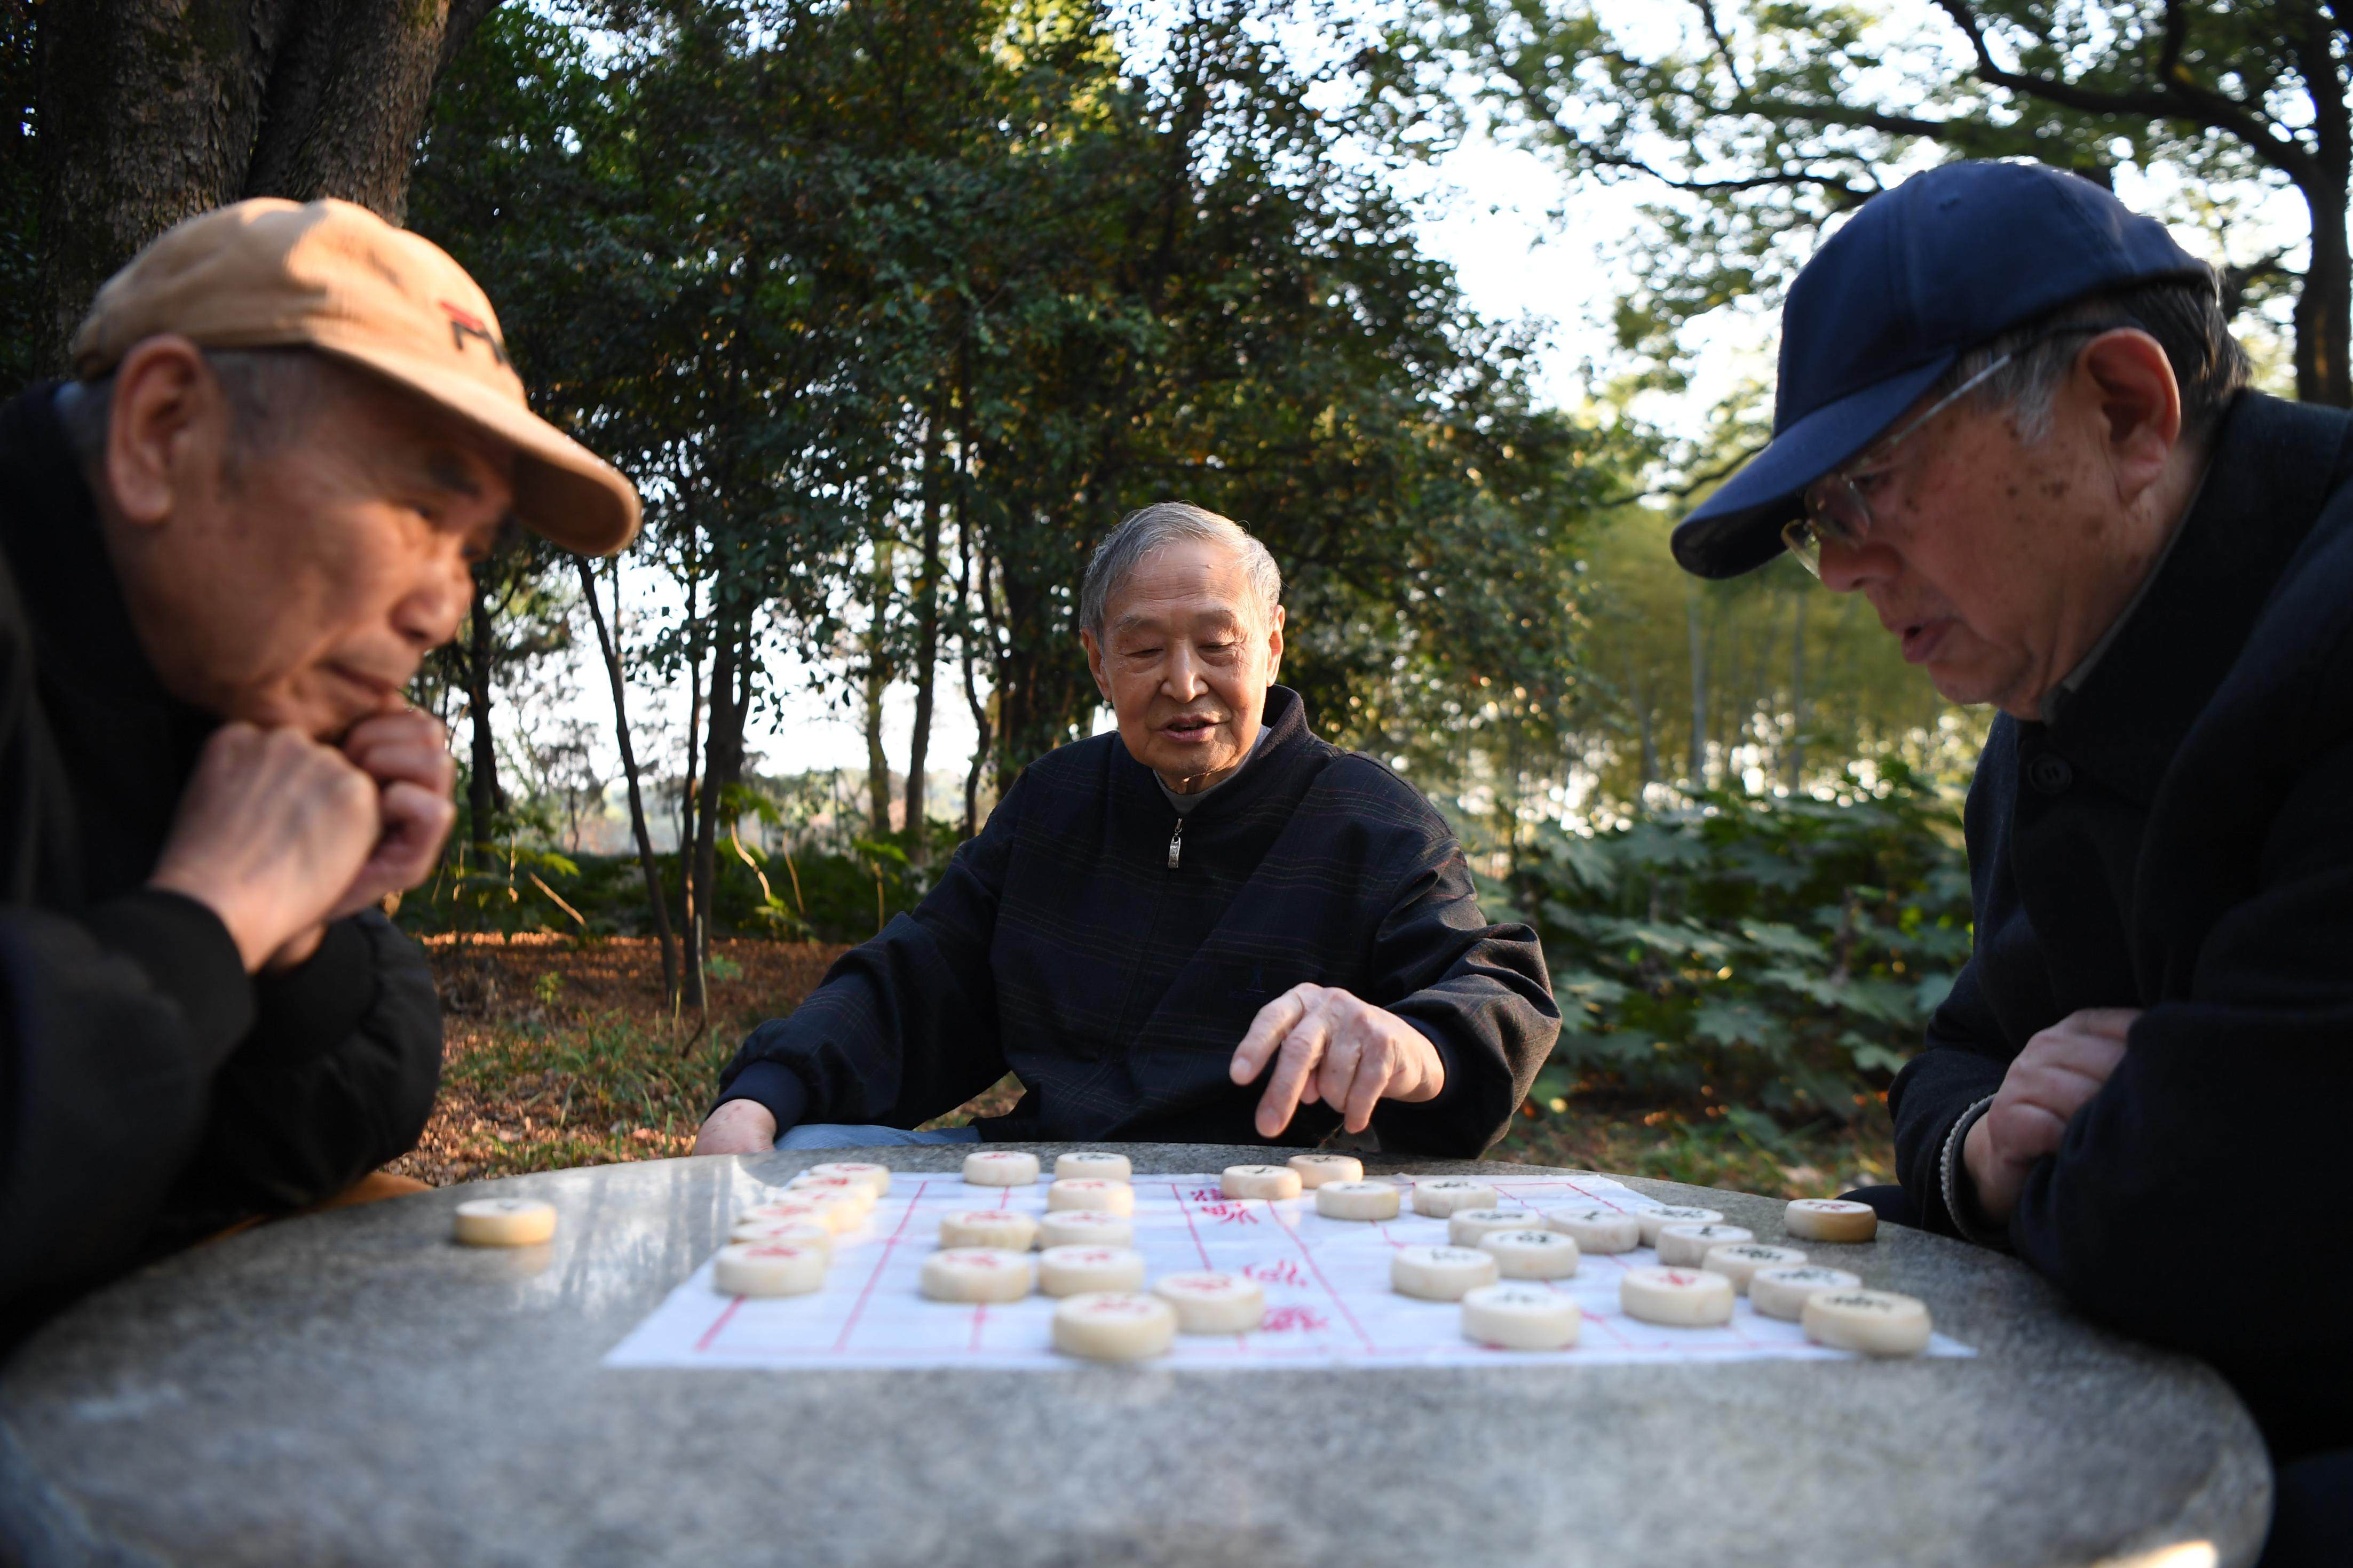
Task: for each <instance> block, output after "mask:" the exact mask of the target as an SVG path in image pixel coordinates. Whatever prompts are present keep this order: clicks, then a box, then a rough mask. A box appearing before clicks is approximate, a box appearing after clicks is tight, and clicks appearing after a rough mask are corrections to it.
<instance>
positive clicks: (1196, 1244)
mask: <svg viewBox="0 0 2353 1568" xmlns="http://www.w3.org/2000/svg"><path fill="white" fill-rule="evenodd" d="M1169 1186H1170V1190H1171V1191H1172V1192H1173V1193H1174V1194H1175V1196H1176V1212H1177V1213H1178V1214H1181V1215H1184V1216H1185V1228H1186V1229H1187V1231H1189V1232H1190V1233H1191V1234H1192V1237H1193V1250H1194V1251H1196V1252H1198V1253H1199V1254H1200V1255H1201V1267H1202V1268H1216V1267H1217V1265H1216V1264H1214V1263H1211V1262H1210V1261H1209V1249H1208V1246H1207V1245H1205V1244H1204V1243H1203V1242H1202V1240H1201V1227H1200V1226H1198V1225H1195V1224H1194V1223H1193V1205H1192V1203H1191V1201H1190V1200H1189V1199H1187V1197H1186V1196H1185V1194H1184V1193H1183V1191H1182V1190H1181V1189H1178V1188H1177V1187H1176V1184H1175V1183H1173V1182H1172V1183H1170V1184H1169Z"/></svg>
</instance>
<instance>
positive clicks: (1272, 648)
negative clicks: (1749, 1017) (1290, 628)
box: [1266, 605, 1282, 686]
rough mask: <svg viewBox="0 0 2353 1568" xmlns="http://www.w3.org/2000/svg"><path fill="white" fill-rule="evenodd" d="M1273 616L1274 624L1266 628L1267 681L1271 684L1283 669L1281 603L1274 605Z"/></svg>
mask: <svg viewBox="0 0 2353 1568" xmlns="http://www.w3.org/2000/svg"><path fill="white" fill-rule="evenodd" d="M1271 618H1272V620H1273V622H1274V624H1273V625H1272V626H1269V627H1267V629H1266V682H1267V684H1268V685H1269V686H1271V685H1273V684H1274V678H1275V676H1276V675H1278V674H1279V673H1281V672H1282V605H1276V606H1275V607H1274V614H1273V616H1272V617H1271Z"/></svg>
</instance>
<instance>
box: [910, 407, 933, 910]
mask: <svg viewBox="0 0 2353 1568" xmlns="http://www.w3.org/2000/svg"><path fill="white" fill-rule="evenodd" d="M939 468H940V420H939V415H938V412H937V411H936V410H934V413H933V416H932V417H931V419H930V421H929V425H928V428H927V429H926V430H925V431H924V433H923V544H922V550H923V559H922V561H921V562H920V563H918V565H917V567H916V577H915V626H916V643H915V732H914V736H913V739H912V740H910V741H909V742H908V743H907V859H908V862H909V863H910V864H911V865H913V866H916V867H922V866H923V865H924V864H925V863H926V862H928V861H929V859H930V858H931V835H930V834H929V833H928V832H927V831H926V830H925V828H924V825H923V812H924V808H925V802H924V799H923V796H924V794H925V791H926V784H925V781H924V771H925V770H926V769H927V768H928V767H930V765H931V750H932V700H933V695H934V691H935V689H936V688H937V685H938V675H939V662H940V494H939Z"/></svg>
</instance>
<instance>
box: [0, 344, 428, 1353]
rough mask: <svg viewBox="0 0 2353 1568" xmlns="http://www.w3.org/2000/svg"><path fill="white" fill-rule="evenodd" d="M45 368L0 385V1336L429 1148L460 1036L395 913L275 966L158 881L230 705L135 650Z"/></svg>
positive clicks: (349, 927) (346, 925) (352, 925)
mask: <svg viewBox="0 0 2353 1568" xmlns="http://www.w3.org/2000/svg"><path fill="white" fill-rule="evenodd" d="M51 392H52V389H51V388H48V387H40V388H36V389H35V390H34V391H32V392H29V393H27V394H26V395H23V396H21V397H19V398H17V399H16V401H15V402H13V403H11V404H9V405H6V406H5V408H0V1344H5V1343H7V1342H9V1341H10V1340H12V1339H13V1338H14V1337H16V1334H17V1333H20V1332H21V1331H22V1330H23V1329H24V1328H25V1327H26V1326H27V1325H28V1324H29V1323H30V1322H31V1321H33V1320H34V1319H35V1318H37V1316H38V1315H40V1314H41V1313H42V1312H43V1311H44V1310H47V1309H48V1308H50V1307H52V1306H54V1305H55V1304H56V1303H58V1301H60V1300H64V1299H65V1298H66V1297H67V1296H69V1295H70V1294H72V1293H73V1292H75V1291H76V1290H79V1289H86V1288H87V1287H88V1286H90V1284H92V1283H95V1282H96V1281H98V1280H100V1279H104V1278H106V1277H107V1276H108V1275H110V1274H111V1273H113V1272H117V1271H119V1270H121V1268H125V1267H127V1266H129V1265H130V1264H132V1263H134V1262H137V1261H139V1260H140V1259H142V1258H146V1257H149V1256H152V1255H153V1254H156V1253H158V1252H161V1251H164V1250H168V1249H169V1248H171V1247H174V1246H177V1245H180V1244H183V1243H185V1242H186V1241H188V1240H191V1239H194V1238H195V1237H199V1236H202V1235H205V1234H206V1233H208V1232H210V1231H213V1230H216V1229H218V1228H219V1227H221V1226H224V1225H227V1224H228V1223H230V1222H231V1221H234V1220H236V1219H238V1218H241V1217H243V1216H246V1215H255V1214H269V1213H274V1212H282V1211H284V1210H288V1209H291V1208H296V1207H299V1206H301V1205H304V1204H307V1203H311V1202H315V1201H317V1200H318V1199H321V1198H323V1197H326V1196H329V1195H330V1194H333V1193H335V1192H338V1191H340V1190H341V1189H343V1188H344V1187H346V1186H349V1185H350V1184H352V1183H353V1182H354V1181H356V1180H358V1179H359V1178H360V1177H361V1176H363V1175H364V1174H366V1173H368V1172H369V1171H371V1170H373V1169H374V1168H375V1167H376V1166H377V1165H380V1164H382V1163H384V1162H385V1161H386V1160H389V1159H392V1158H394V1157H395V1156H396V1155H398V1154H400V1153H402V1152H405V1151H406V1150H407V1149H409V1148H411V1147H413V1146H414V1145H415V1143H416V1142H417V1134H418V1132H419V1131H421V1130H422V1129H423V1127H424V1123H425V1117H426V1114H427V1110H429V1109H430V1107H431V1105H432V1100H433V1092H434V1089H435V1087H436V1084H437V1081H438V1077H439V1073H440V1060H441V1020H440V1008H439V1005H438V1001H437V999H436V997H435V995H434V991H433V982H432V976H431V974H430V973H429V972H428V971H427V968H426V966H425V962H424V957H423V955H422V954H421V953H419V952H417V947H416V944H415V943H413V942H410V941H408V939H407V938H406V937H404V936H402V935H401V934H400V933H399V932H397V931H395V930H394V929H393V928H392V926H391V924H390V923H389V922H388V921H385V919H384V918H383V917H382V916H380V915H376V914H374V913H369V914H365V915H361V916H359V917H356V918H354V919H352V920H346V921H338V922H336V923H335V924H334V925H332V926H331V927H330V928H329V929H328V931H327V934H326V938H325V940H324V941H323V942H322V943H321V944H320V947H319V951H318V952H317V953H316V954H315V955H314V956H313V957H312V958H311V960H310V962H309V963H304V964H302V965H301V966H300V967H298V968H296V969H293V970H290V971H289V972H287V973H282V974H279V975H274V976H269V977H266V978H262V979H259V980H256V979H250V978H248V976H247V974H246V973H245V968H244V964H243V963H242V962H241V961H240V959H239V958H238V955H237V947H236V944H235V943H234V942H231V941H230V939H229V934H228V931H227V929H226V928H224V927H223V926H222V924H221V922H220V921H219V920H218V919H217V918H216V917H215V916H214V914H213V913H212V911H211V910H208V909H206V908H205V907H204V906H203V905H201V904H199V903H196V902H195V901H194V900H189V899H185V898H181V897H179V896H178V895H176V894H173V893H165V892H158V891H154V890H152V889H146V888H144V887H142V883H143V882H144V881H145V880H146V879H147V876H148V874H149V872H150V871H151V870H152V869H153V867H154V864H155V860H156V858H157V856H158V854H159V852H160V851H161V849H162V847H163V844H164V837H165V835H166V833H167V832H168V830H169V828H170V826H171V823H172V817H173V814H174V810H175V809H176V808H177V805H178V803H179V798H180V794H181V790H182V788H183V786H184V785H185V782H186V780H187V777H188V775H189V773H190V771H191V769H192V768H193V766H194V764H195V758H196V754H197V752H198V751H199V750H200V749H201V748H202V746H203V744H204V742H205V740H206V737H207V736H208V735H209V734H210V733H211V731H212V730H213V729H214V727H215V721H213V720H212V719H210V718H208V717H206V715H204V714H202V713H199V712H196V711H195V710H193V709H190V708H188V707H187V706H185V704H183V703H181V702H179V701H177V700H174V698H172V697H171V696H169V695H168V694H167V693H166V692H165V691H164V689H163V687H162V686H161V685H160V684H159V683H158V681H157V680H156V678H155V674H154V672H153V669H152V668H150V667H149V665H148V663H147V661H146V658H145V657H144V655H143V654H142V651H141V649H140V647H139V644H138V642H137V640H136V637H135V635H134V634H133V632H132V626H131V621H130V617H129V615H128V612H127V611H126V610H125V609H124V607H123V604H122V600H121V594H120V592H119V591H118V589H117V587H116V585H115V580H114V574H113V571H112V568H111V564H110V563H109V561H108V558H107V554H106V552H105V548H104V546H103V543H102V542H101V541H100V534H99V524H98V517H97V511H96V508H95V506H94V504H93V502H92V500H91V497H90V489H89V487H88V485H87V484H86V482H85V481H84V479H83V478H82V476H81V473H80V471H79V468H78V467H77V466H76V465H75V463H74V461H73V460H72V458H70V456H69V454H68V451H67V448H66V445H65V440H64V437H63V433H62V431H61V430H60V429H59V427H58V421H57V417H56V416H55V413H54V412H53V410H52V406H51V401H50V398H51Z"/></svg>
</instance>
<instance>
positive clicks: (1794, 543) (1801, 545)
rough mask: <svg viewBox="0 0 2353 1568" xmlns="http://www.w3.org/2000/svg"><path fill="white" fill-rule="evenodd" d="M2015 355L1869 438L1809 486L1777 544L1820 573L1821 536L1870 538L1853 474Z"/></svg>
mask: <svg viewBox="0 0 2353 1568" xmlns="http://www.w3.org/2000/svg"><path fill="white" fill-rule="evenodd" d="M2013 357H2015V356H2014V355H2012V354H2003V355H2001V356H2000V357H1999V358H1997V359H1996V360H1994V361H1993V363H1990V364H1989V365H1987V366H1986V367H1985V369H1983V370H1981V371H1979V372H1978V373H1977V374H1975V375H1973V376H1971V377H1969V378H1968V380H1967V381H1965V382H1963V383H1961V384H1960V385H1958V386H1957V387H1955V388H1953V390H1952V391H1950V392H1948V393H1947V394H1946V395H1944V396H1942V397H1940V398H1938V399H1937V400H1936V403H1935V404H1933V405H1931V406H1930V407H1929V409H1928V411H1927V412H1926V413H1925V414H1923V415H1921V416H1920V417H1919V418H1917V419H1915V420H1914V421H1912V423H1910V424H1909V425H1906V426H1904V428H1903V429H1901V430H1898V431H1897V432H1896V433H1895V434H1894V435H1893V436H1890V437H1887V438H1886V439H1885V440H1883V441H1875V442H1873V444H1872V447H1871V450H1870V451H1869V452H1868V453H1866V454H1865V455H1864V456H1863V457H1862V458H1859V459H1858V460H1856V461H1854V462H1852V463H1849V464H1848V465H1847V466H1846V467H1845V468H1833V469H1831V471H1830V472H1829V473H1827V474H1824V475H1823V476H1822V477H1821V478H1820V479H1816V480H1815V481H1814V482H1813V483H1812V484H1810V485H1808V486H1807V487H1806V493H1805V508H1806V510H1805V515H1803V516H1802V517H1796V518H1792V519H1790V520H1789V521H1788V522H1785V523H1783V524H1782V525H1781V542H1782V543H1784V544H1786V545H1788V547H1789V553H1790V554H1792V555H1794V556H1796V557H1797V558H1798V562H1799V564H1800V565H1802V566H1804V567H1805V569H1806V570H1807V571H1809V572H1810V573H1812V574H1814V575H1815V576H1816V577H1820V575H1821V574H1822V541H1823V540H1825V539H1833V540H1836V541H1837V542H1839V543H1841V544H1843V545H1845V546H1846V547H1847V548H1849V549H1853V548H1855V547H1856V546H1858V545H1860V544H1862V542H1864V541H1865V540H1867V539H1869V538H1870V537H1871V534H1872V530H1873V526H1874V525H1873V521H1872V516H1871V503H1870V502H1868V501H1866V500H1863V498H1862V491H1861V490H1859V489H1856V488H1855V483H1854V476H1855V475H1856V474H1857V473H1858V472H1862V471H1864V470H1867V469H1870V468H1879V467H1883V466H1884V465H1885V463H1886V462H1887V460H1888V459H1889V458H1893V457H1894V455H1895V448H1897V447H1901V446H1902V445H1904V443H1905V441H1906V440H1908V439H1910V438H1911V437H1912V435H1913V433H1914V432H1915V431H1917V430H1918V429H1919V428H1920V427H1921V426H1924V425H1926V424H1927V423H1928V421H1930V420H1931V419H1934V418H1935V417H1936V416H1937V415H1939V414H1942V413H1943V412H1944V411H1945V410H1946V409H1947V408H1950V407H1951V406H1952V405H1954V404H1956V403H1958V402H1959V401H1960V400H1961V399H1962V398H1963V397H1965V396H1967V395H1968V394H1970V393H1972V392H1974V391H1976V390H1977V389H1978V384H1980V383H1982V382H1983V381H1984V380H1985V379H1986V378H1987V377H1988V376H1989V375H1991V374H1993V373H1994V372H1996V371H1998V370H2000V368H2001V367H2002V366H2004V365H2006V364H2008V363H2010V360H2011V359H2012V358H2013Z"/></svg>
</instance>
